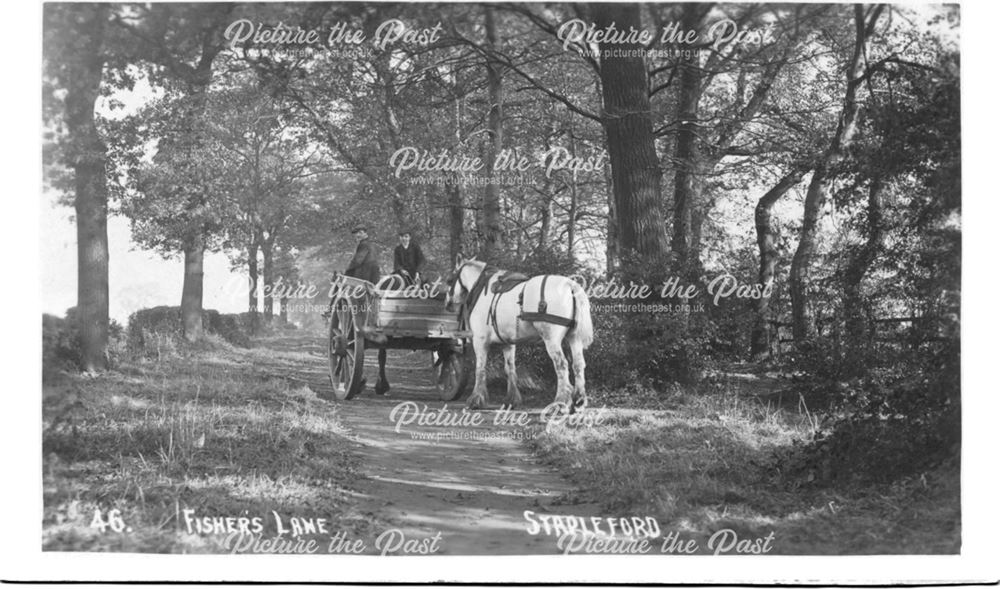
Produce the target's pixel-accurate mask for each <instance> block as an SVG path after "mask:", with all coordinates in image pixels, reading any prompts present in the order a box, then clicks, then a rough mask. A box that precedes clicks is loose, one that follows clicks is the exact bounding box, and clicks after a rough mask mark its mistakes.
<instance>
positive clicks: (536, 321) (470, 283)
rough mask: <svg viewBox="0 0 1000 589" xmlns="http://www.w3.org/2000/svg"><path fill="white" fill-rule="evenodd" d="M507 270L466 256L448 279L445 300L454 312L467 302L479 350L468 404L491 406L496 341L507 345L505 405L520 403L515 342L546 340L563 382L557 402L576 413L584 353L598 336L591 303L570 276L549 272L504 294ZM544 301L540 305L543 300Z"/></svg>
mask: <svg viewBox="0 0 1000 589" xmlns="http://www.w3.org/2000/svg"><path fill="white" fill-rule="evenodd" d="M503 275H504V272H502V271H495V270H493V269H492V268H487V266H486V263H485V262H480V261H478V260H476V259H475V258H473V259H470V260H463V259H462V258H461V257H459V259H458V263H457V264H456V265H455V270H454V271H453V272H452V273H451V276H450V277H449V278H448V294H447V297H446V298H445V303H446V305H447V308H448V309H449V310H454V308H455V305H456V304H462V305H464V313H465V315H466V317H467V318H468V329H469V330H471V331H472V345H473V349H474V350H475V352H476V384H475V387H474V388H473V391H472V396H471V397H469V401H468V406H469V407H470V408H472V409H478V408H481V407H483V406H484V405H485V404H486V354H487V352H488V350H489V347H490V345H491V344H498V345H501V346H503V356H504V369H505V371H506V373H507V397H506V399H505V404H507V405H510V406H512V407H516V406H518V405H520V404H521V393H520V391H518V389H517V367H516V364H515V361H514V358H515V351H516V345H517V344H522V343H533V342H537V341H539V340H541V341H542V342H544V343H545V349H546V351H548V354H549V357H550V358H551V359H552V365H553V366H554V367H555V370H556V376H557V378H558V385H557V389H556V397H555V403H559V404H562V406H563V407H564V408H565V409H566V410H568V411H573V410H574V408H575V407H576V406H578V405H583V406H585V405H586V402H587V392H586V378H585V376H584V370H585V369H586V362H585V361H584V358H583V351H584V350H585V349H586V348H587V347H589V346H590V344H591V342H593V339H594V327H593V324H592V323H591V320H590V301H589V300H588V299H587V294H586V292H584V290H583V288H582V287H581V286H580V285H579V284H577V283H576V282H574V281H572V280H571V279H569V278H566V277H565V276H557V275H547V276H535V277H533V278H527V277H526V276H522V278H524V279H525V280H524V282H520V283H519V284H517V286H514V287H513V288H512V289H510V290H507V291H506V292H503V293H496V292H494V289H493V286H494V284H496V283H497V282H499V281H502V279H503ZM540 303H541V304H540ZM564 339H565V340H568V342H569V349H570V353H571V355H572V358H573V371H574V374H573V377H574V379H573V385H571V384H570V381H569V366H568V363H567V361H566V356H565V355H564V354H563V350H562V343H563V340H564Z"/></svg>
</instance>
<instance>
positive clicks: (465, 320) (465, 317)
mask: <svg viewBox="0 0 1000 589" xmlns="http://www.w3.org/2000/svg"><path fill="white" fill-rule="evenodd" d="M496 273H497V269H496V268H494V267H492V266H486V267H485V268H483V271H482V272H481V273H480V274H479V278H477V279H476V282H475V284H473V285H472V288H471V289H469V295H468V296H467V297H466V299H465V302H464V303H463V304H462V309H461V316H462V325H461V327H462V328H463V329H469V315H471V314H472V308H473V307H475V306H476V301H478V300H479V297H480V296H481V295H482V294H483V291H485V290H486V285H487V284H488V283H489V281H490V277H492V276H493V275H494V274H496Z"/></svg>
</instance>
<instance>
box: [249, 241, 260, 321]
mask: <svg viewBox="0 0 1000 589" xmlns="http://www.w3.org/2000/svg"><path fill="white" fill-rule="evenodd" d="M259 251H260V244H259V243H258V242H257V239H256V238H254V239H253V241H251V242H250V246H249V247H248V248H247V267H248V270H249V272H250V291H249V293H248V300H247V311H248V312H249V313H250V335H257V332H258V331H259V330H260V311H258V310H257V304H258V303H257V301H258V296H259V293H260V288H259V287H260V269H259V268H258V264H257V254H258V253H259Z"/></svg>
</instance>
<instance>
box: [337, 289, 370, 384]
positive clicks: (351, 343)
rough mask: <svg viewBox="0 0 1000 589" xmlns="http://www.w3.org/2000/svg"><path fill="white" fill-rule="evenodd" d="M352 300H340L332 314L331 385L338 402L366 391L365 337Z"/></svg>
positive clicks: (338, 299)
mask: <svg viewBox="0 0 1000 589" xmlns="http://www.w3.org/2000/svg"><path fill="white" fill-rule="evenodd" d="M352 307H353V306H352V304H351V301H350V300H349V299H347V298H344V297H338V298H337V300H336V301H334V303H333V309H332V313H331V315H330V338H329V357H330V384H332V385H333V396H334V397H335V398H336V399H337V400H338V401H343V400H345V399H352V398H354V397H355V396H357V395H358V393H360V392H361V390H362V389H363V388H364V372H365V338H364V336H360V334H359V333H358V330H357V326H356V324H355V314H354V311H353V308H352Z"/></svg>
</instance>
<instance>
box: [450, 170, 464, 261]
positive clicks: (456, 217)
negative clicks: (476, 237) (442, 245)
mask: <svg viewBox="0 0 1000 589" xmlns="http://www.w3.org/2000/svg"><path fill="white" fill-rule="evenodd" d="M446 190H447V191H448V210H449V213H450V214H449V217H448V220H449V230H448V254H449V255H450V256H451V263H452V264H454V263H455V260H457V259H458V255H459V254H461V253H462V239H463V237H464V234H465V207H464V206H463V203H462V188H461V187H460V186H459V185H458V183H457V182H454V183H451V184H448V185H447V187H446Z"/></svg>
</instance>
